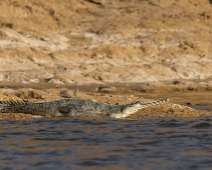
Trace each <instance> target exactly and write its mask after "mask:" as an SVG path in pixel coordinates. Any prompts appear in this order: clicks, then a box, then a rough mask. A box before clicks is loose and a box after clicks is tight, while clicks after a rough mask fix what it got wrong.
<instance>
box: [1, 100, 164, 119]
mask: <svg viewBox="0 0 212 170" xmlns="http://www.w3.org/2000/svg"><path fill="white" fill-rule="evenodd" d="M167 101H168V99H163V100H159V101H155V102H150V103H146V104H142V103H141V102H135V103H131V104H126V105H110V104H101V103H97V102H93V101H90V100H80V99H61V100H55V101H50V102H38V103H32V102H16V101H0V113H28V114H33V115H44V116H45V115H46V114H51V115H52V116H56V117H57V116H81V115H91V116H95V115H101V116H110V117H114V118H126V117H128V116H130V115H131V114H134V113H135V112H137V111H138V110H139V109H142V108H145V107H149V106H153V105H157V104H160V103H163V102H167Z"/></svg>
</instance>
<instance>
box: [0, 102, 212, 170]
mask: <svg viewBox="0 0 212 170" xmlns="http://www.w3.org/2000/svg"><path fill="white" fill-rule="evenodd" d="M192 107H196V108H197V109H198V108H201V109H203V110H204V108H205V109H206V108H207V110H212V109H211V105H210V104H205V103H204V104H199V105H194V106H192ZM0 133H1V135H0V169H4V170H10V169H11V170H13V169H17V170H19V169H20V170H23V169H27V170H28V169H30V170H34V169H45V170H47V169H51V170H52V169H60V170H63V169H64V170H65V169H86V170H87V169H92V170H93V169H100V168H101V169H102V170H104V169H111V170H113V169H114V170H117V169H156V170H157V169H211V168H212V118H211V117H208V118H195V119H194V118H192V119H191V118H181V119H180V118H176V119H171V118H145V119H139V120H115V119H104V120H95V119H94V120H79V119H70V118H66V119H64V118H63V119H49V118H45V119H44V118H33V119H32V120H24V121H23V120H22V121H1V122H0Z"/></svg>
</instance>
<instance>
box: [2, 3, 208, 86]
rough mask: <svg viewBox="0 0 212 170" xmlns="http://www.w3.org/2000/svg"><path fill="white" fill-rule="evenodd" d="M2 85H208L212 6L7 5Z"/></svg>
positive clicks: (4, 5) (198, 4) (188, 4)
mask: <svg viewBox="0 0 212 170" xmlns="http://www.w3.org/2000/svg"><path fill="white" fill-rule="evenodd" d="M0 10H1V14H0V26H1V27H0V82H1V85H2V86H3V85H5V84H11V83H13V85H15V84H18V83H21V84H24V85H27V84H30V83H32V84H39V83H47V84H50V85H54V84H56V85H62V86H63V85H67V84H76V83H77V84H88V83H102V82H103V83H104V82H146V81H164V80H171V79H206V78H211V73H212V58H211V52H212V46H211V42H212V36H211V35H212V34H211V33H212V32H211V28H212V27H211V26H212V22H211V21H212V13H211V11H212V4H210V2H209V1H208V0H202V1H195V0H179V1H175V0H164V1H163V2H162V1H158V0H146V1H141V0H130V1H129V0H113V1H112V0H105V1H103V0H102V1H101V0H96V1H89V0H63V1H58V0H51V1H42V0H31V1H26V0H19V1H15V0H2V1H1V2H0Z"/></svg>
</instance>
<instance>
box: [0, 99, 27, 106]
mask: <svg viewBox="0 0 212 170" xmlns="http://www.w3.org/2000/svg"><path fill="white" fill-rule="evenodd" d="M0 104H7V105H23V104H25V102H20V101H15V100H9V101H0Z"/></svg>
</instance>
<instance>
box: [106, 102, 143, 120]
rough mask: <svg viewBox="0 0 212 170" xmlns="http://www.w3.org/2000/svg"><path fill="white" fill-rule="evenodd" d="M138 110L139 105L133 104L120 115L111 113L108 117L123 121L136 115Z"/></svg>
mask: <svg viewBox="0 0 212 170" xmlns="http://www.w3.org/2000/svg"><path fill="white" fill-rule="evenodd" d="M140 109H141V104H139V103H137V104H134V105H133V106H130V107H127V108H125V109H124V110H123V111H122V112H120V113H113V114H111V115H110V116H111V117H113V118H117V119H124V118H126V117H128V116H130V115H132V114H134V113H136V112H137V111H138V110H140Z"/></svg>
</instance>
